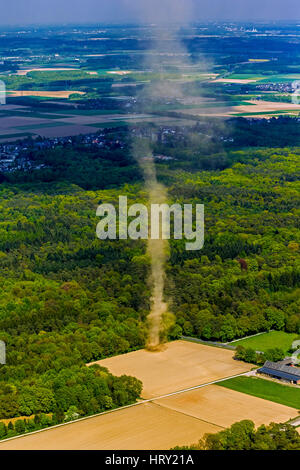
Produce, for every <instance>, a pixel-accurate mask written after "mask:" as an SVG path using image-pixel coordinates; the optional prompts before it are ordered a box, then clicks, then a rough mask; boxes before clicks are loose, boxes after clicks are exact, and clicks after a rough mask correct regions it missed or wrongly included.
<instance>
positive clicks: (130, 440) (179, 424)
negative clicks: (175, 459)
mask: <svg viewBox="0 0 300 470" xmlns="http://www.w3.org/2000/svg"><path fill="white" fill-rule="evenodd" d="M218 431H221V428H220V427H218V426H214V425H213V424H209V423H205V422H204V421H201V420H199V419H197V418H193V417H190V416H185V415H184V414H182V413H177V412H176V411H173V410H171V409H167V408H165V407H161V406H159V405H156V404H153V403H145V404H142V405H138V406H135V407H132V408H127V409H123V410H119V411H116V412H113V413H108V414H106V415H102V416H98V417H96V418H90V419H87V420H84V421H79V422H77V423H73V424H68V425H65V426H61V427H58V428H54V429H48V430H47V431H43V432H39V433H36V434H32V435H30V436H25V437H21V438H18V439H13V440H10V441H7V442H3V443H0V450H107V449H109V450H112V449H113V450H132V449H134V450H163V449H170V448H171V447H175V446H176V445H179V444H180V445H189V444H192V443H194V442H197V441H198V440H199V439H200V438H201V437H202V436H203V435H204V434H205V433H216V432H218Z"/></svg>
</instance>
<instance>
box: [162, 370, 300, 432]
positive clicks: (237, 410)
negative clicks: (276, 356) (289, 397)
mask: <svg viewBox="0 0 300 470" xmlns="http://www.w3.org/2000/svg"><path fill="white" fill-rule="evenodd" d="M239 378H240V377H238V378H237V379H239ZM241 378H242V379H244V378H245V379H248V377H241ZM232 380H236V379H232ZM250 380H251V379H250ZM221 383H223V382H221ZM224 383H226V382H224ZM298 392H299V394H300V391H298ZM155 403H159V404H160V405H162V406H164V407H167V408H171V409H172V410H176V411H178V412H180V413H184V414H187V415H189V416H194V417H195V418H199V419H202V420H204V421H207V422H209V423H214V424H215V425H217V426H221V427H225V428H227V427H230V426H231V425H232V424H233V423H235V422H237V421H241V420H243V419H250V420H251V421H253V422H254V423H255V425H256V426H260V425H261V424H269V423H271V422H278V423H284V422H286V421H288V420H290V419H292V418H296V417H297V410H295V409H293V408H290V407H288V406H284V405H281V404H278V403H274V402H271V401H266V400H263V399H262V398H257V397H254V396H251V395H246V394H244V393H240V392H238V391H234V390H230V389H227V388H224V387H218V386H217V385H208V386H207V387H203V388H199V389H197V390H192V391H190V392H185V393H180V394H179V395H174V396H172V397H167V398H162V399H160V400H157V401H155Z"/></svg>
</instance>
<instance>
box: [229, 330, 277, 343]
mask: <svg viewBox="0 0 300 470" xmlns="http://www.w3.org/2000/svg"><path fill="white" fill-rule="evenodd" d="M271 331H273V330H271ZM265 333H266V332H265V331H262V332H261V333H256V334H255V335H249V336H244V338H239V339H234V340H233V341H229V342H228V343H224V344H226V345H227V344H232V343H236V342H237V341H244V340H245V339H248V338H254V337H255V336H260V335H264V334H265Z"/></svg>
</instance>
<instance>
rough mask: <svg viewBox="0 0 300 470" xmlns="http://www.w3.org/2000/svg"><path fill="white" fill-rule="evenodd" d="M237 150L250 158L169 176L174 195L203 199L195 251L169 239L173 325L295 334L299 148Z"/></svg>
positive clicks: (201, 330) (299, 283)
mask: <svg viewBox="0 0 300 470" xmlns="http://www.w3.org/2000/svg"><path fill="white" fill-rule="evenodd" d="M237 154H238V155H241V156H242V155H244V154H246V155H248V156H249V155H251V159H249V158H248V159H247V160H248V162H247V163H243V164H242V163H237V164H235V165H233V166H232V167H231V168H229V169H225V170H224V171H219V172H209V171H204V172H199V173H198V172H196V173H190V172H180V173H176V174H175V175H174V174H173V175H172V177H173V178H174V180H175V181H174V180H173V183H172V184H171V187H170V189H169V194H170V196H171V197H172V200H174V201H178V202H183V201H184V202H185V203H187V202H190V203H193V204H196V203H203V204H204V205H205V213H206V217H205V244H204V248H203V249H202V250H201V251H192V252H188V251H186V250H185V247H184V244H183V243H181V242H178V241H176V242H175V241H172V242H171V255H170V261H169V266H168V279H169V286H168V294H169V296H170V298H171V299H172V309H173V311H174V313H175V314H176V318H177V324H178V325H179V326H180V327H181V329H182V331H183V333H184V334H186V335H195V336H199V337H201V338H204V339H216V340H221V341H230V340H232V339H234V338H237V337H242V336H245V335H247V334H253V333H257V332H259V331H264V330H268V329H277V330H285V331H288V332H296V333H300V308H299V307H300V303H299V298H300V295H299V294H300V289H299V288H300V264H299V181H298V180H299V172H300V162H299V149H267V150H256V151H254V150H252V151H246V150H245V151H239V152H237ZM162 173H163V171H162ZM163 177H164V178H169V179H170V175H169V173H168V171H166V173H165V175H163ZM238 260H240V261H238ZM241 260H242V262H241ZM241 268H242V269H241Z"/></svg>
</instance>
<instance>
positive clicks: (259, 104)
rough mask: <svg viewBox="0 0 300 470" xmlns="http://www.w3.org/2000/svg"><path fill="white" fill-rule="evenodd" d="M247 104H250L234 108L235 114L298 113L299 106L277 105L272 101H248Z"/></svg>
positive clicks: (291, 104) (289, 104) (290, 104)
mask: <svg viewBox="0 0 300 470" xmlns="http://www.w3.org/2000/svg"><path fill="white" fill-rule="evenodd" d="M247 103H249V104H251V106H248V105H240V106H235V107H234V112H235V113H253V114H255V113H264V112H265V113H272V111H288V110H291V111H299V110H300V104H294V103H279V102H278V103H277V102H272V101H262V100H261V101H257V100H251V101H250V100H249V101H247Z"/></svg>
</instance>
